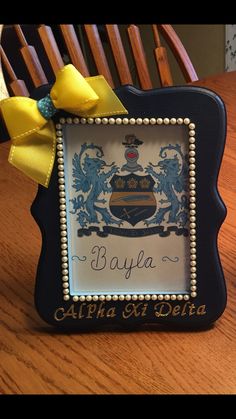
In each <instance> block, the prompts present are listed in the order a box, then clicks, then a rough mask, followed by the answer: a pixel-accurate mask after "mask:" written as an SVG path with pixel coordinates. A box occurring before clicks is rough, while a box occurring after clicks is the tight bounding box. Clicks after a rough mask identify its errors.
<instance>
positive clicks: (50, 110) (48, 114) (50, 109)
mask: <svg viewBox="0 0 236 419" xmlns="http://www.w3.org/2000/svg"><path fill="white" fill-rule="evenodd" d="M37 106H38V110H39V112H40V113H41V115H42V116H43V117H44V118H45V119H50V118H52V116H53V115H54V114H55V113H56V112H57V109H56V108H55V106H54V105H53V102H52V99H51V97H50V95H49V94H48V95H47V96H45V97H43V98H42V99H40V100H38V102H37Z"/></svg>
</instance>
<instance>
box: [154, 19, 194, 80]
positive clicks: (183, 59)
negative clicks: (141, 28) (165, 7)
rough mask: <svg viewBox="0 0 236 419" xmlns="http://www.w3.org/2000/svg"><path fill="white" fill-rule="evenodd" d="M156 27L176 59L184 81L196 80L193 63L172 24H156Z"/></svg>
mask: <svg viewBox="0 0 236 419" xmlns="http://www.w3.org/2000/svg"><path fill="white" fill-rule="evenodd" d="M157 27H158V29H159V31H160V32H161V34H162V35H163V37H164V38H165V39H166V42H167V43H168V45H169V47H170V49H171V50H172V52H173V54H174V56H175V58H176V60H177V61H178V63H179V66H180V68H181V70H182V72H183V74H184V77H185V80H186V82H192V81H196V80H198V76H197V73H196V71H195V69H194V67H193V64H192V63H191V60H190V58H189V56H188V53H187V51H186V49H185V48H184V46H183V44H182V42H181V40H180V39H179V37H178V35H177V34H176V32H175V31H174V29H173V28H172V26H171V25H157Z"/></svg>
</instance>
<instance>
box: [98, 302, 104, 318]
mask: <svg viewBox="0 0 236 419" xmlns="http://www.w3.org/2000/svg"><path fill="white" fill-rule="evenodd" d="M104 316H105V303H104V302H102V303H101V304H99V307H98V311H97V316H96V317H97V319H98V318H99V317H104Z"/></svg>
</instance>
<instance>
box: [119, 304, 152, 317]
mask: <svg viewBox="0 0 236 419" xmlns="http://www.w3.org/2000/svg"><path fill="white" fill-rule="evenodd" d="M147 307H148V304H147V303H145V304H143V303H138V304H134V303H129V304H126V306H125V308H124V310H123V311H122V317H123V319H128V318H129V317H131V316H133V317H139V316H141V317H144V316H146V311H147Z"/></svg>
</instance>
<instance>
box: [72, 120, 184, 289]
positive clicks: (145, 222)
mask: <svg viewBox="0 0 236 419" xmlns="http://www.w3.org/2000/svg"><path fill="white" fill-rule="evenodd" d="M64 152H65V157H64V159H65V168H66V170H65V172H66V176H65V178H66V202H67V205H66V206H67V228H68V239H69V251H70V257H69V259H70V260H69V270H70V289H71V291H72V295H73V294H74V295H83V294H84V295H86V294H89V295H97V294H99V293H100V294H101V293H102V294H104V295H106V294H117V295H119V294H123V293H130V294H134V293H135V294H140V293H149V294H152V293H160V292H163V293H166V292H168V293H170V294H171V293H176V292H178V293H185V292H186V291H187V286H188V280H189V247H190V246H189V235H188V229H189V209H188V208H189V177H188V176H189V175H188V171H189V168H188V129H187V127H185V126H184V125H183V126H163V125H162V126H157V125H155V126H150V125H149V126H143V125H141V126H137V125H133V126H131V125H128V126H124V125H121V126H117V125H115V126H110V125H106V126H103V125H101V126H96V125H67V126H66V127H65V128H64Z"/></svg>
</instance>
